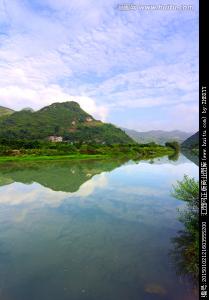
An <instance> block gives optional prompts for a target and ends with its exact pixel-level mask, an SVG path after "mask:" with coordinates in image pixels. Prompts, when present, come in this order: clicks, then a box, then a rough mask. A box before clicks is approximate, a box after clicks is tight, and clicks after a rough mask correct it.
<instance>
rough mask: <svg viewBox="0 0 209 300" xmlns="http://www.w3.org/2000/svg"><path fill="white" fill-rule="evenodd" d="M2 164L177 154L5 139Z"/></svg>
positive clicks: (150, 147)
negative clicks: (19, 161) (18, 161)
mask: <svg viewBox="0 0 209 300" xmlns="http://www.w3.org/2000/svg"><path fill="white" fill-rule="evenodd" d="M0 144H1V146H0V161H5V160H37V159H39V160H42V159H48V160H49V159H54V160H55V159H73V158H78V159H80V158H81V159H83V158H90V157H92V158H98V157H121V158H122V157H127V158H129V159H146V158H150V159H151V158H154V157H158V156H164V155H171V156H172V155H173V154H174V153H175V151H174V150H173V149H172V148H169V147H164V146H160V145H156V144H132V143H131V144H109V145H100V144H83V143H77V144H71V143H66V142H60V143H52V142H45V141H38V140H34V141H32V140H31V141H25V140H12V141H11V140H9V141H8V140H6V139H2V140H1V143H0Z"/></svg>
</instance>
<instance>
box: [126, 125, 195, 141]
mask: <svg viewBox="0 0 209 300" xmlns="http://www.w3.org/2000/svg"><path fill="white" fill-rule="evenodd" d="M124 131H125V132H126V133H127V134H128V135H129V136H130V137H131V138H132V139H134V140H135V141H136V142H138V143H142V144H146V143H151V142H154V143H156V144H159V145H164V144H165V143H166V142H171V141H176V142H178V143H182V142H183V141H184V140H186V139H187V138H188V137H190V136H191V133H188V132H183V131H180V130H173V131H164V130H151V131H146V132H139V131H136V130H132V129H126V128H124Z"/></svg>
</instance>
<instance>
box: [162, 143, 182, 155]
mask: <svg viewBox="0 0 209 300" xmlns="http://www.w3.org/2000/svg"><path fill="white" fill-rule="evenodd" d="M165 146H166V147H170V148H172V149H174V150H175V152H177V153H179V151H180V145H179V143H178V142H176V141H173V142H166V143H165Z"/></svg>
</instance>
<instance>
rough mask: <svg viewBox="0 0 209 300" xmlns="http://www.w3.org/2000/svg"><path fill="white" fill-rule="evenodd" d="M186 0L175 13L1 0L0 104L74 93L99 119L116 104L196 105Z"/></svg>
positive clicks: (192, 23)
mask: <svg viewBox="0 0 209 300" xmlns="http://www.w3.org/2000/svg"><path fill="white" fill-rule="evenodd" d="M151 2H153V1H151ZM151 2H150V4H151ZM177 2H179V3H180V1H177ZM190 2H191V4H192V5H194V9H193V12H185V13H181V14H180V13H177V12H160V11H158V12H143V13H142V12H133V11H132V12H119V11H117V10H116V9H115V7H116V5H117V4H118V2H117V1H110V0H108V1H95V0H91V1H84V0H76V1H74V0H73V1H70V2H69V1H66V0H59V1H57V0H45V1H37V2H36V4H37V7H38V8H37V7H35V6H34V7H33V4H32V3H31V2H30V1H24V2H22V1H19V0H17V1H7V2H4V1H3V0H0V5H1V6H0V7H1V21H0V23H2V24H3V25H4V27H2V28H5V29H4V30H5V34H3V35H0V59H1V63H0V73H1V74H3V76H1V80H0V105H5V106H9V107H11V108H17V109H20V108H23V107H25V106H32V107H33V108H40V107H41V106H43V105H47V104H50V103H52V102H58V101H60V102H62V101H67V100H68V99H71V98H72V97H73V98H74V99H76V101H78V102H79V103H80V104H81V106H82V107H83V108H84V109H86V110H87V112H89V113H91V114H93V115H94V116H95V117H97V118H101V119H102V120H105V119H106V118H107V116H108V114H109V112H112V115H114V113H115V111H114V109H115V108H117V109H119V108H126V109H127V110H128V109H129V108H134V107H138V108H139V107H142V108H143V107H149V108H151V107H153V106H166V105H171V104H172V105H177V104H180V103H183V104H186V103H189V102H191V103H193V104H194V103H196V106H197V103H198V100H197V92H198V86H197V81H198V78H197V72H198V70H197V65H198V59H197V54H198V49H197V46H196V44H198V43H197V42H195V39H196V40H197V32H198V24H197V8H196V6H197V5H196V4H195V2H194V1H190ZM182 25H184V26H182ZM188 105H189V104H188ZM117 113H118V111H117ZM150 113H151V112H150ZM127 118H128V114H127ZM129 120H130V121H132V117H131V116H129ZM110 121H111V120H110ZM136 121H137V120H136Z"/></svg>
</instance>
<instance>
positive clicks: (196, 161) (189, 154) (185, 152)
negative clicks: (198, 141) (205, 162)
mask: <svg viewBox="0 0 209 300" xmlns="http://www.w3.org/2000/svg"><path fill="white" fill-rule="evenodd" d="M181 152H182V154H183V155H184V156H185V157H186V158H187V159H189V160H191V161H192V162H193V163H194V164H195V165H197V166H199V156H198V155H195V154H193V153H192V152H191V151H189V150H185V149H183V150H181Z"/></svg>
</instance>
